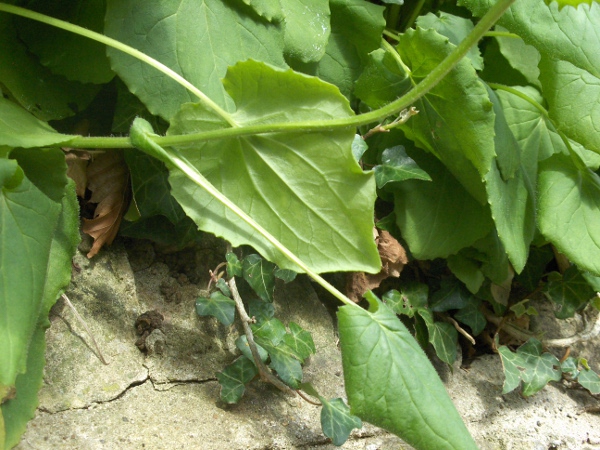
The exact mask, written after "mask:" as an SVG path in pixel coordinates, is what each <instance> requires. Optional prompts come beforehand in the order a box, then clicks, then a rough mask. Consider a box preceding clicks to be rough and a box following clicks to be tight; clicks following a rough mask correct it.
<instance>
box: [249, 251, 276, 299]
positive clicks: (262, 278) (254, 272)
mask: <svg viewBox="0 0 600 450" xmlns="http://www.w3.org/2000/svg"><path fill="white" fill-rule="evenodd" d="M274 271H275V264H273V263H271V262H269V261H266V260H264V259H263V258H261V257H260V256H259V255H256V254H252V255H248V256H246V257H245V258H244V259H243V261H242V274H243V276H244V280H246V281H247V282H248V284H249V285H250V287H251V288H252V289H254V292H256V294H257V295H258V296H259V297H260V298H261V299H262V300H263V301H265V302H269V303H271V302H273V291H274V290H275V274H274V273H273V272H274Z"/></svg>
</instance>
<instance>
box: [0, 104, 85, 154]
mask: <svg viewBox="0 0 600 450" xmlns="http://www.w3.org/2000/svg"><path fill="white" fill-rule="evenodd" d="M75 137H76V136H71V135H68V134H60V133H59V132H57V131H55V130H54V129H53V128H52V127H51V126H50V125H48V124H47V123H46V122H43V121H41V120H39V119H37V118H35V117H34V116H32V115H31V114H29V113H28V112H27V111H25V110H24V109H23V108H21V107H19V106H18V105H16V104H15V103H13V102H11V101H10V100H7V99H5V98H4V97H2V96H0V145H8V146H9V147H25V148H30V147H44V146H50V145H57V144H65V143H67V142H69V141H70V140H71V139H73V138H75Z"/></svg>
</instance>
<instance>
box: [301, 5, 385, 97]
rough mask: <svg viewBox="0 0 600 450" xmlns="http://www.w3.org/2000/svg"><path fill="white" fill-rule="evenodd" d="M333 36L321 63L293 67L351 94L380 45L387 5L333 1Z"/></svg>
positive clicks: (331, 6) (348, 95)
mask: <svg viewBox="0 0 600 450" xmlns="http://www.w3.org/2000/svg"><path fill="white" fill-rule="evenodd" d="M329 7H330V8H331V35H330V37H329V41H328V43H327V47H326V48H325V54H324V55H323V57H322V58H321V60H320V61H318V62H317V63H312V64H297V63H296V64H295V63H293V62H291V64H292V67H293V68H294V69H296V70H300V71H302V72H304V73H308V74H311V75H316V76H318V77H319V78H321V79H322V80H325V81H328V82H329V83H333V84H335V85H336V86H338V87H339V88H340V91H341V92H342V94H344V95H345V96H347V97H350V95H351V94H352V91H353V89H354V82H355V81H356V80H357V79H358V77H359V75H360V74H361V72H362V70H363V64H364V63H365V62H366V60H367V55H368V54H369V53H370V52H372V51H373V50H375V49H377V48H379V45H380V42H381V33H382V32H383V29H384V27H385V20H384V19H383V11H384V9H383V7H381V6H379V5H374V4H372V3H370V2H367V1H365V0H330V1H329Z"/></svg>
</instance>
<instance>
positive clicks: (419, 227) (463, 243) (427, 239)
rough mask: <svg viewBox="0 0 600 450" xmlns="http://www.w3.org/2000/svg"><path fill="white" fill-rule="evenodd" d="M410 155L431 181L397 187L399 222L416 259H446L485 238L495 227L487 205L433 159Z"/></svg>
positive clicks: (428, 156) (396, 210)
mask: <svg viewBox="0 0 600 450" xmlns="http://www.w3.org/2000/svg"><path fill="white" fill-rule="evenodd" d="M413 119H414V117H413V118H412V119H411V120H413ZM411 156H412V157H413V159H415V161H416V162H417V164H418V165H419V167H421V168H422V169H423V170H425V171H426V172H427V173H428V174H429V175H430V176H431V179H432V181H428V182H425V181H417V180H406V181H403V182H402V183H396V185H395V186H394V193H395V195H394V200H395V201H394V211H395V213H396V223H397V224H398V227H399V228H400V230H401V231H402V237H403V238H404V239H405V240H406V242H407V243H408V247H409V249H410V251H411V253H412V254H413V255H414V257H415V258H416V259H434V258H446V257H448V256H449V255H452V254H454V253H456V252H458V251H459V250H461V249H462V248H464V247H468V246H469V245H472V244H473V243H474V242H475V241H477V240H478V239H480V238H483V237H485V236H486V235H487V234H488V233H489V232H490V230H491V229H492V228H493V222H492V219H491V216H490V211H489V208H488V206H487V205H482V204H480V203H479V202H478V201H477V200H475V199H474V198H473V197H472V196H470V195H469V194H468V193H467V192H466V191H465V189H464V187H463V186H462V185H461V184H460V183H459V182H458V181H457V180H456V178H454V176H453V175H452V174H451V173H450V172H449V171H448V170H447V169H446V168H445V167H444V166H443V165H442V164H441V163H440V162H439V161H437V160H436V159H435V158H433V157H432V156H430V155H426V154H424V155H417V154H414V155H411Z"/></svg>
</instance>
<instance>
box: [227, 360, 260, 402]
mask: <svg viewBox="0 0 600 450" xmlns="http://www.w3.org/2000/svg"><path fill="white" fill-rule="evenodd" d="M257 374H258V369H257V368H256V366H255V365H254V363H253V362H252V361H251V360H249V359H248V358H246V357H245V356H240V357H239V358H238V359H236V360H235V361H234V362H233V363H232V364H230V365H229V366H227V367H226V368H225V370H223V371H222V372H219V373H217V379H218V380H219V384H220V385H221V400H222V401H224V402H225V403H237V402H239V401H240V398H242V395H244V391H245V390H246V384H248V383H249V382H250V381H251V380H252V379H253V378H254V377H255V376H256V375H257Z"/></svg>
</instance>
